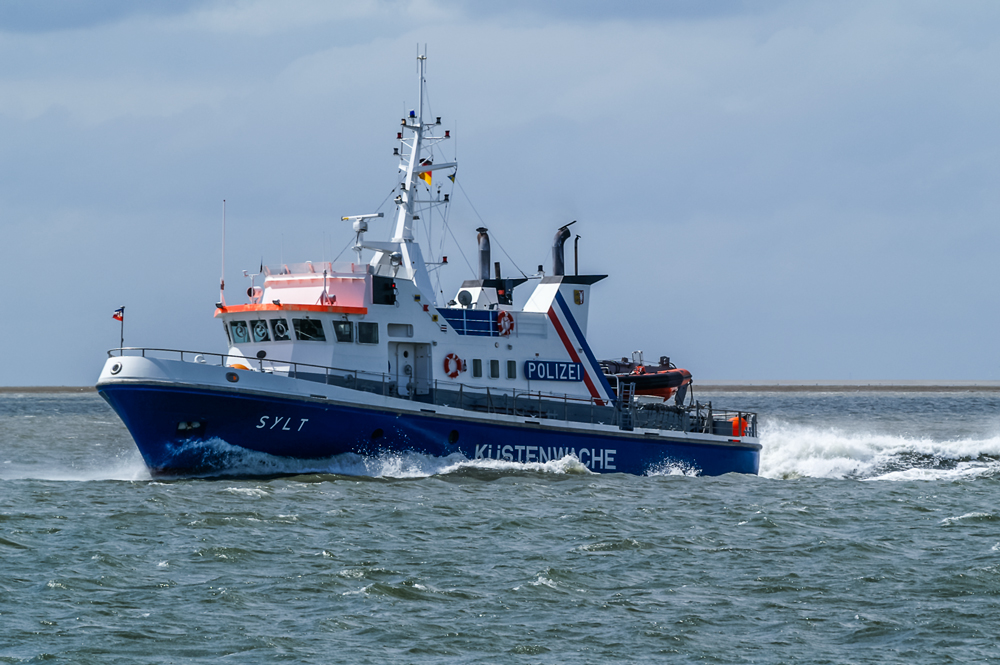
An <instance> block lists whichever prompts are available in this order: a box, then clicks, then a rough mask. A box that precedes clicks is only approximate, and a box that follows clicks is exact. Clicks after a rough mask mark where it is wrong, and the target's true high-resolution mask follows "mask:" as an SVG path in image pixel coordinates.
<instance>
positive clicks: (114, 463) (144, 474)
mask: <svg viewBox="0 0 1000 665" xmlns="http://www.w3.org/2000/svg"><path fill="white" fill-rule="evenodd" d="M151 478H152V476H150V473H149V469H148V468H147V467H146V464H145V462H143V461H142V455H140V454H139V450H138V449H136V448H132V449H131V450H127V451H123V452H121V453H118V454H116V455H114V456H110V457H107V458H103V459H95V460H93V461H88V462H85V463H83V462H77V463H70V464H60V463H59V462H44V463H43V462H37V463H29V464H11V465H10V466H5V467H4V468H3V471H2V473H0V480H56V481H76V482H86V481H92V480H126V481H142V480H150V479H151Z"/></svg>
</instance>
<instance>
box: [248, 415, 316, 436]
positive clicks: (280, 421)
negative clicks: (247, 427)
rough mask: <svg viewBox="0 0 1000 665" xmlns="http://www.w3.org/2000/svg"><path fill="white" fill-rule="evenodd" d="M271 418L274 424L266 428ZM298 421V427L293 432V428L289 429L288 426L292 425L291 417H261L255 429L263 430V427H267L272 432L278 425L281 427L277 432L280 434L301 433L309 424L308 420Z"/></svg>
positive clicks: (301, 419) (300, 419)
mask: <svg viewBox="0 0 1000 665" xmlns="http://www.w3.org/2000/svg"><path fill="white" fill-rule="evenodd" d="M272 418H273V419H274V422H272V423H271V426H270V427H267V422H268V421H269V420H271V419H272ZM298 420H299V426H298V427H297V428H295V429H294V430H293V428H291V427H289V425H291V424H292V418H291V416H261V417H260V420H258V421H257V422H258V423H260V424H259V425H257V429H264V428H265V427H267V429H269V430H272V429H274V428H275V427H277V426H278V425H281V429H280V430H279V431H281V432H291V431H295V432H301V431H302V428H303V427H304V426H305V424H306V423H307V422H309V419H308V418H299V419H298Z"/></svg>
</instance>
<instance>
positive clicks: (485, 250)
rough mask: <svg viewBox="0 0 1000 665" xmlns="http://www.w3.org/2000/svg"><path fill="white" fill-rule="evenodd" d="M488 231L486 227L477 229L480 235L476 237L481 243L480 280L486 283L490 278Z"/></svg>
mask: <svg viewBox="0 0 1000 665" xmlns="http://www.w3.org/2000/svg"><path fill="white" fill-rule="evenodd" d="M486 231H487V229H486V227H485V226H480V227H479V228H478V229H476V232H477V233H478V234H479V235H477V236H476V240H478V241H479V279H481V280H484V281H485V280H487V279H489V278H490V236H489V234H488V233H486Z"/></svg>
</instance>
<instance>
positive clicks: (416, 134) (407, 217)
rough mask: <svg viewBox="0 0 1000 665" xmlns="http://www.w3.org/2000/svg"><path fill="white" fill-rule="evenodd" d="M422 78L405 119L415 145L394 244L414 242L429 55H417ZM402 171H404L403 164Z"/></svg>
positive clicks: (400, 207)
mask: <svg viewBox="0 0 1000 665" xmlns="http://www.w3.org/2000/svg"><path fill="white" fill-rule="evenodd" d="M417 63H418V68H419V70H420V78H419V80H418V84H417V108H416V110H414V111H410V116H409V117H408V118H403V123H402V124H403V129H408V130H410V131H412V132H413V144H412V146H411V148H410V159H409V161H408V162H406V166H405V171H406V176H405V177H404V178H403V184H402V185H401V189H402V192H400V197H401V199H402V200H401V201H400V203H399V205H398V206H397V215H396V230H395V232H394V233H393V234H392V241H393V242H408V241H412V240H413V202H414V194H415V193H416V192H415V190H414V182H413V171H414V168H416V166H417V165H418V164H419V160H420V153H421V151H422V150H423V145H424V129H425V128H424V84H425V83H426V82H425V81H424V70H425V67H426V64H427V53H426V52H425V53H424V54H423V55H417ZM399 168H400V169H404V166H403V165H402V164H400V165H399Z"/></svg>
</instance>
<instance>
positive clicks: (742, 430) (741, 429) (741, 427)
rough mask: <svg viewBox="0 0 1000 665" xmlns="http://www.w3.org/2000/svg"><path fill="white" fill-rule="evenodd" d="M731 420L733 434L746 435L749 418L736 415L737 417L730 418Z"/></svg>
mask: <svg viewBox="0 0 1000 665" xmlns="http://www.w3.org/2000/svg"><path fill="white" fill-rule="evenodd" d="M729 422H731V423H732V424H733V436H746V433H747V419H746V418H740V417H739V416H736V417H735V418H730V419H729Z"/></svg>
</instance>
